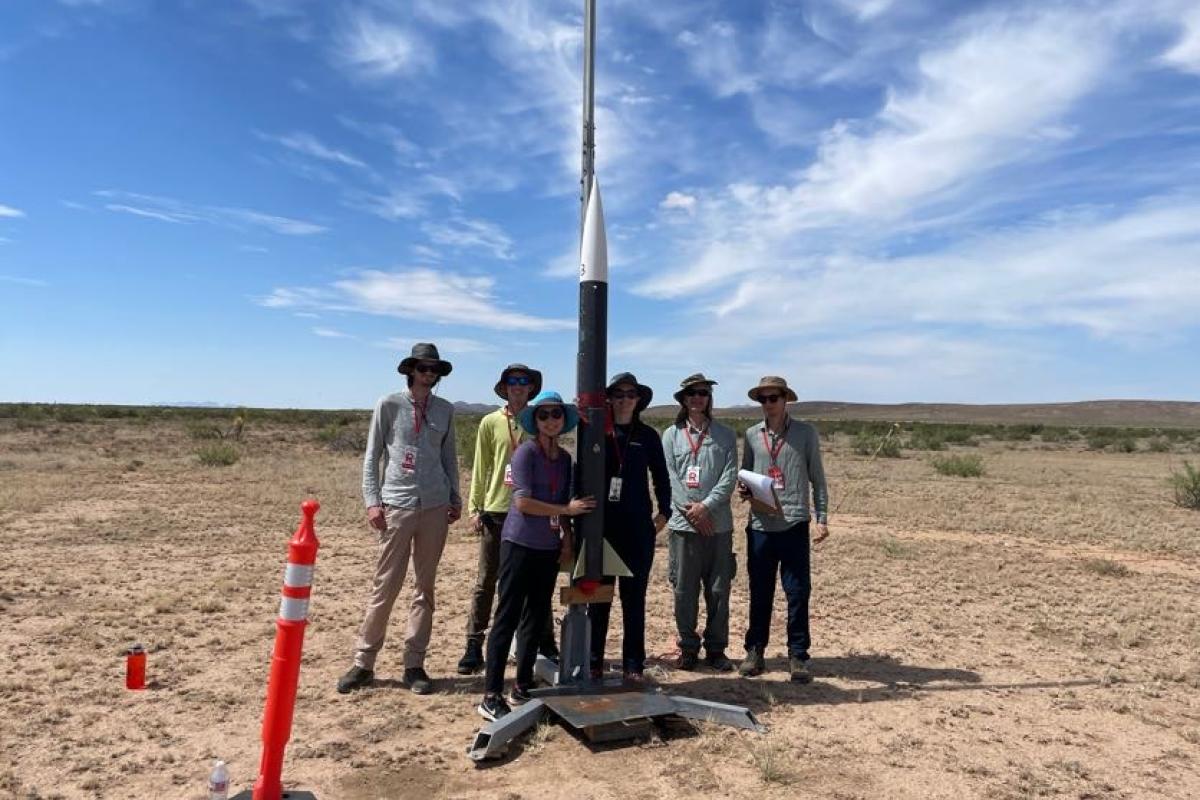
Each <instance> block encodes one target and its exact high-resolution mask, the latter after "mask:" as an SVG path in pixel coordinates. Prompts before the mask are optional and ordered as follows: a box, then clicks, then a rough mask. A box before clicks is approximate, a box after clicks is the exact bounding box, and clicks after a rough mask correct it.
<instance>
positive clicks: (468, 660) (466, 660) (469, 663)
mask: <svg viewBox="0 0 1200 800" xmlns="http://www.w3.org/2000/svg"><path fill="white" fill-rule="evenodd" d="M481 669H483V642H482V641H480V640H479V639H467V652H465V653H463V657H462V658H461V659H459V662H458V674H459V675H474V674H475V673H476V672H479V670H481Z"/></svg>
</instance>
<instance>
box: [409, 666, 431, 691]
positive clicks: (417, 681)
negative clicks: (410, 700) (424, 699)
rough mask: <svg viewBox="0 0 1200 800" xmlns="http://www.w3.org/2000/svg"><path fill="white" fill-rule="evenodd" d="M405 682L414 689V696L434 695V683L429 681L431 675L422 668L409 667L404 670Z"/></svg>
mask: <svg viewBox="0 0 1200 800" xmlns="http://www.w3.org/2000/svg"><path fill="white" fill-rule="evenodd" d="M403 682H404V683H405V684H406V685H407V686H408V688H409V689H412V693H413V694H432V693H433V681H432V680H430V679H429V673H427V672H425V670H424V668H422V667H409V668H408V669H406V670H404V679H403Z"/></svg>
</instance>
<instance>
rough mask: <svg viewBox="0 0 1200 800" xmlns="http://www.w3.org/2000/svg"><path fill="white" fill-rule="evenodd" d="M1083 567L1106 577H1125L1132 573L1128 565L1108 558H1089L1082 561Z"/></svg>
mask: <svg viewBox="0 0 1200 800" xmlns="http://www.w3.org/2000/svg"><path fill="white" fill-rule="evenodd" d="M1083 568H1084V569H1085V570H1087V571H1088V572H1092V573H1095V574H1096V575H1103V576H1104V577H1106V578H1125V577H1128V576H1129V575H1132V574H1133V572H1132V571H1131V570H1130V569H1129V567H1127V566H1125V565H1124V564H1122V563H1121V562H1119V561H1113V560H1111V559H1108V558H1089V559H1087V560H1086V561H1084V562H1083Z"/></svg>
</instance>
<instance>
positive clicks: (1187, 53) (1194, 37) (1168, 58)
mask: <svg viewBox="0 0 1200 800" xmlns="http://www.w3.org/2000/svg"><path fill="white" fill-rule="evenodd" d="M1180 24H1181V27H1182V31H1181V33H1180V35H1179V39H1178V41H1176V42H1175V44H1174V45H1172V47H1171V49H1169V50H1168V51H1167V52H1166V53H1164V54H1163V56H1162V60H1163V62H1164V63H1166V64H1168V65H1170V66H1172V67H1175V68H1176V69H1179V70H1183V71H1184V72H1191V73H1193V74H1196V75H1200V6H1193V7H1192V8H1191V9H1189V10H1187V11H1185V12H1184V13H1183V15H1182V16H1181V18H1180Z"/></svg>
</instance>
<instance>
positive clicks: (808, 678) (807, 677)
mask: <svg viewBox="0 0 1200 800" xmlns="http://www.w3.org/2000/svg"><path fill="white" fill-rule="evenodd" d="M788 675H789V676H790V677H791V681H792V683H812V673H811V672H809V671H808V662H807V661H804V660H803V659H799V658H796V657H795V656H792V657H791V658H789V659H788Z"/></svg>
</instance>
